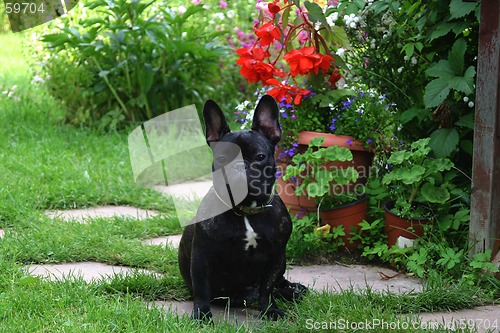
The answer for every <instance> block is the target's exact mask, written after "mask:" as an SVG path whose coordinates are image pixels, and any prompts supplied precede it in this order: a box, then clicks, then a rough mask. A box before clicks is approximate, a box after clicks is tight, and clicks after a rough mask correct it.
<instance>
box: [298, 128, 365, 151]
mask: <svg viewBox="0 0 500 333" xmlns="http://www.w3.org/2000/svg"><path fill="white" fill-rule="evenodd" d="M304 136H313V137H315V138H316V137H320V136H324V137H325V141H327V138H328V137H331V138H334V137H335V138H338V139H339V140H341V141H342V143H341V144H337V145H338V146H343V147H346V148H349V149H350V150H358V151H366V152H370V149H369V148H366V147H365V143H364V142H361V141H359V140H354V137H353V136H350V135H342V134H333V133H324V132H314V131H300V132H299V133H298V137H297V141H298V142H299V143H300V144H308V142H309V141H307V140H305V139H304ZM348 140H351V141H352V142H351V143H350V144H347V141H348ZM306 141H307V143H306ZM322 147H328V145H325V144H324V143H323V145H322Z"/></svg>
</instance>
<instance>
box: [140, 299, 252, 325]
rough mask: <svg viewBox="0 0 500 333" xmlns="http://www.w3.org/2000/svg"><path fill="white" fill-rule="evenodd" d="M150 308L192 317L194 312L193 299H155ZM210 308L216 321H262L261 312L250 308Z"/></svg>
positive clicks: (240, 322) (217, 306)
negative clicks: (181, 300) (180, 300)
mask: <svg viewBox="0 0 500 333" xmlns="http://www.w3.org/2000/svg"><path fill="white" fill-rule="evenodd" d="M149 307H150V308H154V307H156V308H158V309H160V310H163V311H165V312H170V313H175V314H177V315H178V316H188V317H190V316H191V315H192V313H193V301H184V302H179V301H170V302H169V301H155V302H154V303H150V304H149ZM210 309H211V311H212V315H213V318H214V321H215V322H221V321H224V320H225V321H231V322H234V323H236V324H242V323H243V322H246V323H252V322H257V321H260V320H261V319H260V318H259V314H260V312H259V311H258V310H256V309H250V308H231V307H230V306H225V307H224V306H220V305H215V304H211V305H210Z"/></svg>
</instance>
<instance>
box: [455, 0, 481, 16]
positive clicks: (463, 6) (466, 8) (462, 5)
mask: <svg viewBox="0 0 500 333" xmlns="http://www.w3.org/2000/svg"><path fill="white" fill-rule="evenodd" d="M477 8H479V2H465V1H462V0H451V2H450V14H451V18H452V19H456V18H461V17H464V16H465V15H468V14H470V13H472V12H473V11H474V10H476V9H477Z"/></svg>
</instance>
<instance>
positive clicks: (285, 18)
mask: <svg viewBox="0 0 500 333" xmlns="http://www.w3.org/2000/svg"><path fill="white" fill-rule="evenodd" d="M291 9H292V7H288V8H287V9H285V10H284V11H283V16H282V17H281V23H282V26H283V29H285V28H286V27H287V26H288V20H289V18H290V10H291Z"/></svg>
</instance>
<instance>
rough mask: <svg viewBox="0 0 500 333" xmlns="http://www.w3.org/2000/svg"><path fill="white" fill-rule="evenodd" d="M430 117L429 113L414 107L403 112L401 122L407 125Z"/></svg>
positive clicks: (400, 117)
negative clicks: (415, 120)
mask: <svg viewBox="0 0 500 333" xmlns="http://www.w3.org/2000/svg"><path fill="white" fill-rule="evenodd" d="M428 115H429V112H428V111H427V110H425V109H423V108H419V107H417V106H413V107H411V108H409V109H408V110H405V111H403V112H402V113H401V114H400V115H399V120H400V121H401V123H402V124H407V123H409V122H410V121H412V120H413V119H415V118H417V119H418V120H419V121H422V120H424V119H425V118H426V117H427V116H428Z"/></svg>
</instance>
